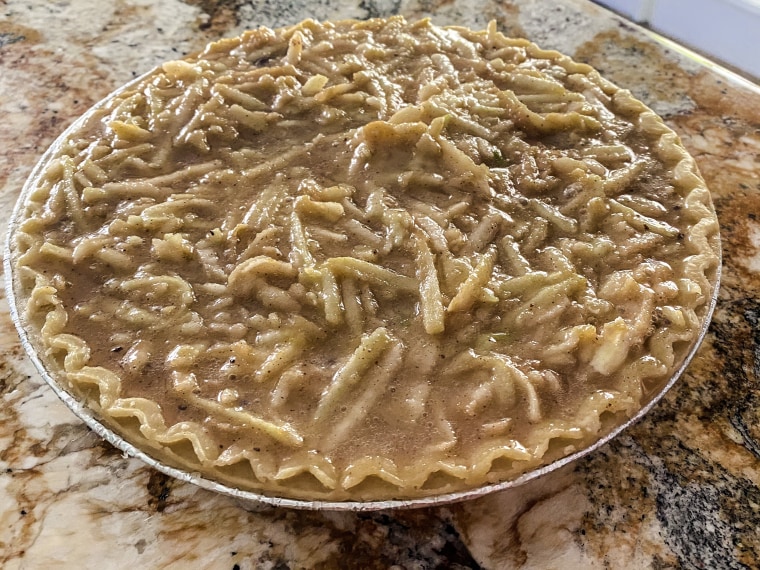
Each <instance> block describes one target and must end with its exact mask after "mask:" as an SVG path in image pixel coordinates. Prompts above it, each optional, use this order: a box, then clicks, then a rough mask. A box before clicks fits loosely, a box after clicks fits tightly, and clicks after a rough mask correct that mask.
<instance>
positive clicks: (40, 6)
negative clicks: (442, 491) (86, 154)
mask: <svg viewBox="0 0 760 570" xmlns="http://www.w3.org/2000/svg"><path fill="white" fill-rule="evenodd" d="M471 6H472V4H471V3H470V2H468V1H466V0H410V1H407V0H361V2H359V1H358V0H317V1H315V2H312V1H306V0H293V1H288V2H284V1H282V0H262V1H261V2H256V3H253V2H248V1H245V0H185V1H181V0H163V1H160V2H159V1H158V0H117V1H113V2H95V1H94V0H89V1H88V0H58V1H55V2H50V1H48V0H33V1H29V0H23V1H22V0H6V1H5V2H2V3H0V117H1V118H2V128H0V149H2V150H0V209H2V211H3V212H4V213H3V214H2V215H1V216H0V217H1V219H2V222H0V224H1V225H0V231H2V232H3V235H4V234H5V226H6V225H7V217H8V213H9V211H10V208H11V207H12V204H13V203H14V201H15V200H16V197H17V196H18V193H19V191H20V189H21V186H22V184H23V182H24V180H25V178H26V177H27V176H28V174H29V172H30V170H31V168H32V166H33V165H34V163H35V162H36V161H37V159H38V158H39V156H40V155H41V154H42V152H43V151H44V150H45V148H46V147H47V146H48V145H49V144H50V143H51V142H52V141H53V139H54V138H55V137H56V136H57V135H58V134H59V133H60V132H61V131H62V130H63V129H64V128H65V127H66V126H67V125H68V124H70V123H71V122H72V121H73V119H74V118H75V117H76V116H77V115H79V114H81V113H82V112H83V111H85V110H86V109H87V108H88V107H89V106H90V105H92V104H93V103H95V102H96V101H98V100H99V99H101V98H102V97H103V96H105V95H106V94H107V93H109V92H110V91H112V90H113V89H114V88H116V87H118V86H119V85H121V84H122V83H124V82H125V81H127V80H129V79H131V78H132V77H134V76H137V75H139V74H141V73H143V72H145V71H147V70H149V69H150V68H152V67H153V66H155V65H156V64H158V63H160V62H162V61H165V60H167V59H172V58H176V57H179V56H181V55H182V54H185V53H188V52H191V51H194V50H197V49H199V48H201V47H202V46H203V45H205V44H206V43H207V42H208V41H211V40H213V39H216V38H219V37H222V36H230V35H235V34H237V33H239V32H241V31H242V30H244V29H246V28H249V27H255V26H258V25H261V24H263V25H268V26H278V25H285V24H290V23H295V22H297V21H298V20H300V19H302V18H305V17H314V18H319V19H326V18H345V17H354V18H367V17H372V16H386V15H390V14H393V13H402V14H404V15H406V16H407V17H408V18H417V17H420V16H426V15H430V16H432V17H433V20H434V21H435V22H436V23H439V24H463V25H468V26H472V27H483V26H485V24H486V23H487V22H488V21H489V20H491V19H495V20H496V21H497V23H498V25H499V27H500V29H501V30H503V31H505V32H507V33H509V34H512V35H517V36H524V37H528V38H529V39H531V40H534V41H536V42H538V43H539V44H541V45H542V46H544V47H551V48H555V49H559V50H561V51H563V52H565V53H568V54H570V55H572V56H573V57H575V58H576V59H579V60H582V61H586V62H589V63H591V64H593V65H594V66H596V67H597V68H598V69H599V70H600V71H601V72H602V73H603V74H604V75H605V76H606V77H608V78H609V79H611V80H613V81H615V82H616V83H618V84H620V85H622V86H624V87H627V88H629V89H630V90H631V91H633V93H634V94H635V95H636V96H637V97H639V98H641V99H643V100H644V101H645V102H647V103H648V104H649V105H650V106H652V107H653V108H654V109H655V110H656V111H658V112H659V113H661V114H662V115H663V116H664V117H665V119H666V121H667V122H668V123H669V124H670V125H671V126H672V127H673V128H674V129H675V130H676V131H677V132H678V133H679V134H680V135H681V137H682V139H683V141H684V143H685V145H686V147H687V148H688V149H689V150H690V151H691V152H692V154H694V156H695V157H696V159H697V162H698V164H699V167H700V169H701V170H702V173H703V175H704V176H705V178H706V180H707V182H708V184H709V186H710V188H711V190H712V192H713V196H714V200H715V204H716V208H717V210H718V215H719V219H720V223H721V232H722V240H723V255H724V270H723V280H722V287H721V291H720V298H719V302H718V307H717V310H716V314H715V318H714V322H713V324H712V325H711V328H710V331H709V333H708V335H707V339H706V342H705V343H704V345H703V346H702V348H701V349H700V350H699V352H698V353H697V355H696V357H695V359H694V361H693V362H692V364H691V366H690V367H689V368H688V370H687V372H686V373H685V375H684V376H683V378H682V379H681V380H680V381H679V382H678V383H677V384H676V386H675V388H674V389H673V390H671V391H670V392H669V393H668V395H667V396H666V397H665V399H664V400H663V401H662V402H661V403H660V404H658V405H657V406H656V407H655V408H654V409H653V411H652V412H651V413H650V414H649V415H648V416H647V417H646V418H645V419H644V420H643V421H641V422H640V423H638V424H637V425H635V426H634V427H633V428H632V429H629V430H627V431H626V432H625V433H624V434H623V435H622V436H621V437H618V438H617V439H615V440H614V441H613V442H612V443H610V444H608V445H606V446H604V447H602V448H601V449H600V450H598V451H596V452H594V453H592V454H591V455H589V456H587V457H586V458H584V459H582V460H580V461H578V462H576V463H574V464H572V465H570V466H568V467H565V468H563V469H561V470H559V471H556V472H553V473H551V474H549V475H547V476H544V477H543V478H540V479H538V480H535V481H532V482H530V483H528V484H526V485H524V486H522V487H519V488H516V489H513V490H510V491H506V492H502V493H498V494H493V495H489V496H487V497H484V498H481V499H478V500H475V501H470V502H466V503H460V504H456V505H451V506H448V507H438V508H429V509H419V510H410V511H393V512H391V511H389V512H380V513H359V514H354V513H331V512H305V511H294V510H288V509H281V508H272V507H266V508H260V509H254V510H252V509H251V508H250V507H248V508H244V507H243V506H241V505H240V504H238V503H236V502H235V500H233V499H231V498H228V497H224V496H220V495H216V494H213V493H211V492H209V491H205V490H202V489H199V488H196V487H194V486H192V485H189V484H185V483H180V482H177V481H174V480H172V479H170V478H168V477H166V476H165V475H162V474H160V473H158V472H156V471H153V470H152V469H150V468H148V467H146V466H145V465H143V464H142V463H141V462H140V461H138V460H136V459H132V458H127V457H123V456H122V454H121V453H120V452H119V451H117V450H115V449H114V448H113V447H111V446H110V445H109V444H106V443H103V442H102V441H100V440H99V439H98V438H97V437H96V436H95V435H94V434H92V433H91V432H90V431H89V430H88V429H87V428H86V427H84V425H83V424H82V423H81V422H80V421H79V420H78V419H77V418H76V417H75V416H74V415H73V414H72V413H71V412H70V411H69V410H68V408H66V407H65V406H64V405H63V404H62V403H61V402H60V401H59V400H58V399H57V398H56V396H55V395H54V394H53V392H52V391H51V390H50V389H49V388H48V387H47V385H45V384H44V382H43V381H42V380H41V379H40V377H39V376H38V374H37V373H36V372H35V371H34V369H33V367H32V366H31V364H30V363H29V362H28V361H27V360H26V358H25V357H24V356H23V354H22V350H21V347H20V345H19V342H18V338H17V337H16V334H15V331H14V330H13V327H12V325H11V323H10V320H9V316H8V310H7V303H5V299H2V301H0V319H1V320H2V326H1V327H0V397H2V408H0V410H1V411H0V567H2V568H7V569H15V568H19V569H20V568H24V569H37V568H40V569H48V568H74V567H76V568H128V567H134V568H204V569H206V568H209V569H216V568H219V569H225V570H230V569H238V570H244V569H249V568H271V569H275V568H276V569H283V568H410V569H412V568H415V569H423V568H444V567H448V568H535V569H549V568H561V569H563V570H566V569H572V568H584V569H585V568H710V569H720V568H758V567H760V384H759V383H758V381H759V379H760V89H759V88H757V87H755V86H753V85H751V84H749V83H746V82H745V81H743V80H741V79H739V78H737V77H735V76H732V75H730V74H728V73H726V72H723V71H722V70H721V69H720V68H717V67H715V66H713V65H711V64H710V63H709V62H706V61H704V60H701V59H699V58H694V57H692V56H690V55H689V54H688V53H686V52H683V51H682V50H680V48H679V47H678V46H676V45H673V44H669V43H668V42H665V41H663V40H660V39H658V38H656V37H654V36H652V35H649V34H648V33H646V32H644V31H642V30H640V29H638V28H635V27H633V26H631V25H629V24H627V23H625V22H624V21H623V20H620V19H619V18H617V17H616V16H613V15H612V14H611V13H609V12H606V11H604V10H603V9H601V8H598V7H596V6H595V5H593V4H591V3H589V2H587V1H585V0H563V1H560V2H552V1H549V0H517V1H512V2H504V1H501V0H490V1H489V0H486V1H484V2H482V3H480V4H479V7H478V8H477V9H474V8H472V7H471Z"/></svg>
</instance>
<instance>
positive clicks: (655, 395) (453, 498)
mask: <svg viewBox="0 0 760 570" xmlns="http://www.w3.org/2000/svg"><path fill="white" fill-rule="evenodd" d="M152 73H153V71H149V72H148V73H146V74H144V75H142V76H140V77H137V78H135V79H134V80H132V81H130V82H128V83H126V84H125V85H123V86H122V87H120V88H119V89H117V90H115V91H113V92H112V93H110V94H109V95H107V96H106V97H105V98H104V99H102V100H101V101H100V102H98V103H96V104H95V105H93V107H91V109H90V110H89V111H87V112H85V113H84V114H83V115H82V116H80V117H79V118H78V119H77V120H76V121H74V123H72V124H71V125H70V126H69V127H68V128H67V129H66V130H64V131H63V133H61V135H60V136H59V137H58V138H57V139H56V140H55V141H54V142H53V144H52V145H51V146H50V147H49V148H48V149H47V151H46V152H45V153H44V154H43V155H42V156H41V158H40V159H39V161H38V162H37V164H36V166H35V167H34V168H33V169H32V172H31V173H30V175H29V177H28V178H27V180H26V182H25V184H24V186H23V188H22V190H21V194H20V196H19V198H18V200H17V202H16V205H15V207H14V209H13V211H12V213H11V216H10V219H9V223H8V231H7V235H6V239H5V246H4V251H3V269H4V272H5V276H6V278H5V293H6V296H7V299H8V306H9V312H10V316H11V320H12V322H13V324H14V326H15V327H16V330H17V332H18V335H19V338H20V340H21V346H22V347H23V348H24V351H25V352H26V354H27V356H28V357H29V360H30V361H31V362H32V364H33V365H34V367H35V368H36V369H37V371H38V372H39V374H40V376H41V377H42V378H43V379H44V380H45V382H46V383H47V384H48V385H49V386H50V388H52V390H53V391H54V392H55V394H56V395H57V396H58V397H59V398H60V399H61V400H62V401H63V403H64V404H66V406H68V408H69V409H70V410H71V411H72V412H74V414H75V415H76V416H77V417H78V418H79V419H81V420H82V421H83V422H84V423H85V424H86V425H87V426H88V427H89V428H90V429H91V430H92V431H94V432H95V433H96V434H97V435H98V436H99V437H101V438H102V439H104V440H105V441H107V442H108V443H110V444H111V445H113V446H114V447H116V448H117V449H119V450H121V451H122V452H123V453H124V455H125V456H128V457H135V458H137V459H140V460H141V461H143V462H144V463H146V464H147V465H148V466H150V467H152V468H153V469H156V470H157V471H159V472H161V473H164V474H166V475H169V476H170V477H173V478H175V479H178V480H180V481H183V482H186V483H191V484H193V485H196V486H198V487H201V488H203V489H207V490H209V491H213V492H216V493H220V494H223V495H227V496H229V497H232V498H234V499H237V500H238V501H239V502H241V503H242V504H243V506H244V507H246V508H249V509H256V508H261V507H267V506H269V507H286V508H291V509H301V510H331V511H355V512H360V511H377V510H386V509H409V508H422V507H433V506H441V505H447V504H451V503H456V502H460V501H466V500H470V499H476V498H478V497H483V496H485V495H488V494H491V493H495V492H498V491H504V490H506V489H512V488H515V487H519V486H520V485H523V484H525V483H527V482H529V481H532V480H534V479H537V478H539V477H541V476H543V475H546V474H548V473H551V472H552V471H555V470H557V469H559V468H561V467H564V466H566V465H568V464H570V463H573V462H574V461H577V460H578V459H580V458H582V457H584V456H586V455H589V454H590V453H592V452H594V451H596V450H597V449H599V448H600V447H602V446H603V445H605V444H607V443H608V442H610V441H611V440H612V439H614V438H615V437H617V436H618V435H619V434H620V433H621V432H623V431H624V430H625V429H627V428H629V427H630V426H632V425H633V424H635V423H637V422H638V421H639V420H640V419H642V418H643V417H644V416H645V415H646V414H647V413H648V412H649V411H650V410H651V409H652V408H653V407H654V406H655V405H656V404H657V403H658V402H659V401H660V400H661V399H662V398H663V396H664V395H665V394H666V393H667V392H668V390H670V389H671V388H672V387H673V385H674V384H675V383H676V382H677V381H678V379H679V378H680V377H681V375H682V374H683V373H684V371H685V370H686V368H687V367H688V366H689V364H690V362H691V360H692V358H693V357H694V355H695V354H696V352H697V350H698V349H699V347H700V346H701V344H702V342H703V340H704V338H705V335H706V334H707V331H708V329H709V326H710V322H711V319H712V315H713V312H714V310H715V306H716V304H717V299H718V292H719V288H720V277H721V268H722V251H721V247H720V237H719V234H718V236H717V237H716V243H717V246H716V247H717V252H716V253H717V256H718V265H717V268H716V272H715V277H714V283H713V290H712V294H711V297H710V300H709V303H708V304H707V306H706V310H705V313H704V318H703V321H702V325H701V328H700V331H699V334H698V336H697V337H696V339H695V340H694V341H693V343H692V346H691V347H690V348H689V351H688V353H687V354H686V356H685V357H684V359H683V361H682V362H681V364H680V365H679V366H678V368H677V369H676V370H675V371H674V373H673V374H672V375H671V376H670V377H669V378H668V379H667V381H666V382H664V383H663V384H662V385H661V386H660V387H659V389H657V390H656V391H654V392H652V393H651V395H650V396H649V398H648V400H647V401H646V403H645V404H644V405H643V406H642V407H640V408H639V410H638V411H637V412H636V413H635V414H634V415H633V416H632V417H630V418H629V419H627V420H626V421H625V422H623V423H621V424H619V425H615V426H614V427H612V428H610V429H609V430H608V431H607V432H606V433H604V435H602V436H601V437H600V438H599V439H597V440H596V441H594V442H593V443H592V444H590V445H588V446H587V447H584V448H583V449H580V450H578V451H575V452H573V453H571V454H569V455H566V456H563V457H560V458H558V459H555V460H553V461H551V462H549V463H546V464H544V465H541V466H539V467H536V468H533V469H530V470H528V471H526V472H524V473H522V474H521V475H519V476H518V477H516V478H514V479H508V480H505V481H501V482H498V483H492V484H487V485H481V486H479V487H475V488H472V489H465V490H461V491H455V492H449V493H441V494H438V495H428V496H424V497H419V498H412V499H390V500H368V501H360V500H347V501H324V500H306V499H292V498H287V497H278V496H273V495H271V494H265V493H259V492H256V491H250V490H245V489H240V488H237V487H234V486H231V485H227V484H224V483H220V482H219V481H216V480H214V479H210V478H207V477H204V476H203V475H201V474H200V473H198V472H196V471H191V470H185V469H182V468H179V467H174V466H172V465H169V464H167V463H165V462H163V461H161V460H160V459H157V458H156V457H154V456H152V455H150V454H149V453H148V452H145V451H143V450H141V449H140V448H139V447H138V446H136V445H134V444H133V443H131V442H129V441H127V440H126V439H125V438H124V437H122V436H121V435H119V434H117V433H116V432H115V431H113V430H112V429H111V428H110V427H108V426H107V425H105V423H103V421H101V419H100V418H99V416H98V414H97V413H96V412H95V411H94V410H92V409H91V408H90V407H88V406H87V405H85V404H84V403H83V402H81V401H79V400H78V399H77V398H76V397H75V396H74V395H72V393H71V392H70V391H69V390H68V389H67V388H66V387H65V386H64V385H63V384H62V383H61V382H59V380H57V379H56V378H55V377H54V376H53V375H52V374H51V373H50V372H49V371H48V370H47V368H46V367H45V365H44V364H43V362H42V360H41V359H40V357H39V355H38V353H37V350H36V349H35V348H34V346H33V345H32V342H31V340H30V338H29V334H28V332H27V330H26V329H25V327H24V323H23V320H22V318H21V312H20V311H19V307H18V299H17V295H16V278H15V272H14V269H15V268H14V263H13V259H14V255H13V248H12V242H13V236H14V234H15V229H16V227H17V226H18V224H19V217H20V214H21V211H22V209H23V205H24V203H25V201H26V197H27V195H28V194H29V193H30V192H31V191H32V188H33V187H34V182H35V180H36V179H37V177H38V176H39V174H40V173H41V172H42V170H43V168H44V167H45V166H46V165H47V163H48V161H49V159H50V158H51V157H52V156H53V155H54V154H55V153H56V152H57V151H58V149H59V148H60V146H61V145H62V144H63V143H64V141H65V140H66V139H67V138H68V137H69V136H70V135H71V134H72V133H74V132H75V131H76V130H78V129H79V128H80V127H81V126H83V124H84V123H85V122H86V121H87V120H88V119H89V117H90V115H91V113H93V112H94V111H96V110H97V109H99V108H100V107H101V106H102V105H103V104H105V103H106V102H107V101H109V100H110V99H111V98H113V97H114V96H116V95H118V94H119V93H121V92H123V91H126V90H128V89H130V88H131V87H132V86H133V85H135V84H137V83H139V82H140V81H142V80H143V79H144V78H145V77H147V76H149V75H151V74H152Z"/></svg>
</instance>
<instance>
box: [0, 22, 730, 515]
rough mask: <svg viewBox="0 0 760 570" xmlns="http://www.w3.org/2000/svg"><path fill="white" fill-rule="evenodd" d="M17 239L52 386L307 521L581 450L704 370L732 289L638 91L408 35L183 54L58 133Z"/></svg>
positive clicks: (462, 42)
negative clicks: (348, 505)
mask: <svg viewBox="0 0 760 570" xmlns="http://www.w3.org/2000/svg"><path fill="white" fill-rule="evenodd" d="M14 228H15V230H14V233H13V235H12V238H11V251H12V255H11V263H12V265H13V287H14V291H15V295H16V298H17V303H18V306H19V308H20V309H19V310H20V313H21V322H22V324H23V330H24V333H23V334H26V335H28V337H29V339H30V341H31V344H32V346H33V347H34V350H35V351H36V353H37V355H38V356H39V357H40V359H41V360H42V362H43V363H44V366H45V368H46V369H47V370H48V371H49V373H50V374H51V375H52V377H53V378H54V379H55V381H56V382H58V383H60V385H61V386H63V387H64V388H65V389H66V390H67V391H69V392H70V393H71V394H72V395H74V397H75V398H77V399H78V400H80V401H82V402H85V403H86V405H87V406H89V407H90V408H92V409H93V410H94V411H95V412H96V413H97V414H98V418H99V419H100V421H102V422H103V423H104V424H105V425H107V426H108V427H109V428H110V429H113V430H115V431H116V432H117V433H118V434H120V436H122V437H123V438H124V439H125V440H127V441H129V442H131V443H133V444H134V445H136V446H138V447H139V448H140V449H142V450H144V451H145V452H146V453H148V454H149V455H152V456H153V457H156V458H158V459H159V460H161V461H162V462H165V463H167V464H169V465H172V466H177V467H180V468H182V469H184V470H186V471H192V472H199V473H201V474H202V475H203V477H205V478H207V479H211V480H214V481H218V482H221V483H223V484H224V485H226V486H230V487H234V488H236V489H243V490H247V491H253V492H256V493H259V494H261V495H264V496H270V497H286V498H290V499H296V500H324V501H336V502H337V501H385V500H392V499H402V500H406V499H415V498H419V497H425V496H430V495H436V496H440V495H446V494H452V493H458V492H466V491H468V490H471V489H476V488H479V487H482V486H484V485H489V484H498V483H500V482H504V481H511V480H514V479H515V478H517V477H519V476H520V475H521V474H524V473H526V472H528V471H531V470H533V469H536V468H538V467H540V466H542V465H545V464H548V463H551V462H552V461H555V460H557V459H558V458H561V457H564V456H567V455H569V454H572V453H575V452H577V451H579V450H582V449H585V448H586V447H588V446H589V445H591V444H593V443H594V442H595V441H598V440H599V439H600V438H601V437H603V436H604V435H605V434H606V433H608V432H609V431H610V430H613V429H614V428H615V427H616V426H619V425H620V424H621V423H623V422H625V421H626V420H627V419H628V418H630V417H632V416H634V415H635V414H636V413H637V412H638V411H639V410H640V409H641V407H642V406H644V405H645V404H646V403H647V402H649V401H650V400H651V398H652V397H653V395H654V394H656V393H657V392H658V391H659V390H660V389H661V388H662V386H663V385H664V384H665V383H667V381H668V379H669V378H671V377H672V376H673V374H674V373H675V372H676V370H678V369H679V367H680V366H681V365H682V363H683V362H684V360H685V359H686V358H687V355H688V354H689V353H690V352H691V351H692V350H693V348H694V347H695V344H696V343H697V341H698V338H699V336H700V332H701V331H702V330H703V329H704V328H705V326H706V322H705V321H706V319H707V318H708V315H709V309H710V306H711V300H712V299H713V297H714V294H715V289H716V281H717V272H718V268H719V234H718V223H717V220H716V216H715V211H714V209H713V206H712V202H711V197H710V193H709V191H708V190H707V188H706V186H705V184H704V181H703V180H702V178H701V177H700V175H699V173H698V171H697V167H696V165H695V163H694V160H693V159H692V158H691V157H690V156H689V155H688V154H687V152H686V151H685V150H684V148H683V146H682V144H681V142H680V141H679V138H678V137H677V135H676V134H675V133H674V132H673V131H672V130H671V129H670V128H668V127H667V126H665V124H664V123H663V121H662V120H661V119H660V118H659V117H658V116H657V115H655V114H654V113H653V112H652V111H651V110H649V109H648V108H647V107H646V106H645V105H644V104H642V103H641V102H639V101H637V100H636V99H634V98H633V97H632V96H631V94H630V93H629V92H628V91H626V90H623V89H620V88H618V87H616V86H615V85H613V84H611V83H610V82H608V81H606V80H605V79H603V78H602V77H600V76H599V74H598V73H597V72H596V71H595V70H594V69H592V68H591V67H589V66H588V65H584V64H582V63H577V62H574V61H573V60H571V59H570V58H568V57H566V56H564V55H561V54H559V53H557V52H554V51H546V50H543V49H540V48H538V47H537V46H535V45H534V44H532V43H530V42H528V41H526V40H522V39H509V38H506V37H504V36H503V35H502V34H501V33H499V32H498V31H497V30H496V27H495V25H494V24H491V25H490V26H489V27H488V29H486V30H483V31H472V30H469V29H465V28H461V27H438V26H435V25H433V24H432V23H431V22H430V21H428V20H421V21H417V22H407V21H405V20H404V19H403V18H401V17H392V18H389V19H373V20H369V21H338V22H324V23H319V22H315V21H311V20H309V21H304V22H302V23H300V24H298V25H295V26H292V27H287V28H282V29H277V30H271V29H267V28H260V29H257V30H254V31H250V32H246V33H244V34H243V35H242V36H240V37H237V38H232V39H224V40H221V41H218V42H215V43H212V44H210V45H209V46H208V47H206V48H205V50H203V51H202V52H201V53H199V54H197V55H194V56H191V57H188V58H186V59H182V60H178V61H170V62H167V63H165V64H163V65H162V66H161V67H159V68H157V69H155V70H154V71H152V72H150V73H148V74H147V75H145V76H144V77H142V78H139V79H138V80H136V81H134V82H133V83H131V84H129V85H127V86H125V87H124V88H122V89H120V90H119V91H117V92H116V93H115V94H113V95H111V96H109V97H108V98H106V99H105V100H104V101H103V102H101V103H100V104H98V105H97V106H95V107H94V108H93V109H92V110H91V111H90V112H88V113H87V114H86V115H85V116H84V117H83V118H82V119H80V120H79V121H78V122H77V123H76V124H75V125H73V126H72V127H71V128H70V129H69V130H67V131H66V133H64V135H63V136H62V137H61V138H60V139H59V141H58V142H57V143H56V145H55V146H54V147H53V149H52V150H51V151H50V152H49V153H48V154H47V155H46V156H45V157H44V159H43V160H42V162H41V163H40V165H39V167H38V169H37V170H36V171H35V173H34V174H33V176H32V177H31V178H30V180H29V182H28V184H27V187H26V188H25V191H24V193H23V195H22V198H21V201H20V205H19V207H18V209H17V212H16V216H15V221H14Z"/></svg>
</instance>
